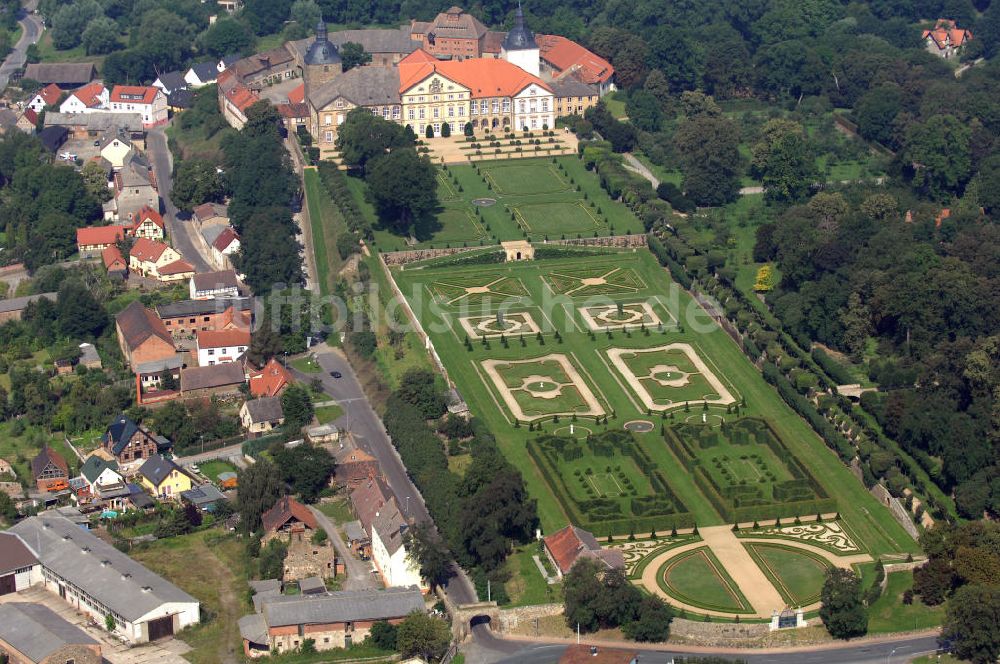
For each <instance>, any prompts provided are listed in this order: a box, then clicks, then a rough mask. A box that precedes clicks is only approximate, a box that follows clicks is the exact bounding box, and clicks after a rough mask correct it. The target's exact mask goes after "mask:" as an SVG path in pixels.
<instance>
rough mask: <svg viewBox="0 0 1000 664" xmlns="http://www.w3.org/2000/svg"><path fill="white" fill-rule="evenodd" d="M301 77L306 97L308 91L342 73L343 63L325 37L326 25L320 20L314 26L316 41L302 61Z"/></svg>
mask: <svg viewBox="0 0 1000 664" xmlns="http://www.w3.org/2000/svg"><path fill="white" fill-rule="evenodd" d="M302 67H303V72H302V76H303V78H304V79H305V80H304V83H305V87H306V97H307V98H308V96H309V91H310V90H315V89H316V88H318V87H319V86H321V85H323V84H324V83H327V82H329V81H332V80H333V79H334V78H336V77H337V76H338V75H339V74H340V73H341V72H342V71H343V68H344V66H343V63H342V62H341V60H340V53H338V52H337V47H336V46H334V44H333V43H332V42H331V41H330V40H329V39H328V38H327V36H326V23H324V22H323V20H322V19H320V21H319V23H317V24H316V39H315V41H313V43H312V44H311V45H310V46H309V50H308V51H306V56H305V58H304V59H303V61H302Z"/></svg>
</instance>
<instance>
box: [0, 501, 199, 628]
mask: <svg viewBox="0 0 1000 664" xmlns="http://www.w3.org/2000/svg"><path fill="white" fill-rule="evenodd" d="M7 532H8V533H13V534H15V535H17V536H18V537H19V538H20V540H21V542H22V543H23V544H24V545H25V546H26V547H27V548H28V549H29V550H30V551H31V553H32V554H33V555H34V556H35V558H36V559H37V560H38V562H39V563H41V568H42V573H41V578H40V580H39V581H38V584H37V585H39V586H41V587H44V588H45V589H46V590H48V591H49V592H51V593H53V594H55V595H57V596H58V597H61V598H62V599H63V600H65V601H66V602H67V603H68V604H70V606H72V607H73V608H74V609H76V610H77V611H79V612H81V613H83V614H85V615H87V616H89V617H90V618H91V619H92V620H93V621H94V622H96V623H97V624H99V625H101V626H102V627H103V626H104V621H105V619H106V616H108V615H110V616H112V617H113V618H114V622H115V628H114V632H115V634H116V635H117V636H119V637H121V638H123V639H125V640H127V641H129V642H131V643H146V642H148V641H154V640H156V639H160V638H163V637H165V636H170V635H172V634H174V633H176V632H179V631H181V630H182V629H184V628H185V627H188V626H190V625H197V624H198V623H199V621H200V620H201V605H200V604H199V603H198V600H196V599H195V598H193V597H191V596H190V595H188V594H187V593H186V592H184V591H183V590H181V589H180V588H178V587H177V586H175V585H174V584H172V583H170V582H169V581H167V580H166V579H164V578H163V577H161V576H159V575H157V574H154V573H153V572H151V571H150V570H148V569H147V568H146V567H144V566H142V565H140V564H139V563H137V562H136V561H134V560H132V559H131V558H129V557H128V556H127V555H125V554H124V553H122V552H121V551H119V550H118V549H116V548H115V547H113V546H111V545H110V544H108V543H107V542H105V541H104V540H102V539H100V538H98V537H96V536H94V535H92V534H91V533H90V532H89V531H87V530H84V529H82V528H80V527H79V526H78V525H76V524H75V523H74V522H73V521H71V520H70V519H67V518H66V517H65V516H62V515H61V514H58V513H54V512H43V513H42V514H40V515H38V516H33V517H30V518H27V519H25V520H24V521H21V522H20V523H18V524H17V525H15V526H14V527H13V528H11V529H10V530H8V531H7Z"/></svg>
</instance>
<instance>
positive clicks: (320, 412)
mask: <svg viewBox="0 0 1000 664" xmlns="http://www.w3.org/2000/svg"><path fill="white" fill-rule="evenodd" d="M343 414H344V409H343V408H341V407H340V406H338V405H336V404H334V405H332V406H320V407H318V408H316V419H317V420H318V421H319V423H320V424H329V423H330V422H333V421H334V420H336V419H337V418H338V417H340V416H341V415H343Z"/></svg>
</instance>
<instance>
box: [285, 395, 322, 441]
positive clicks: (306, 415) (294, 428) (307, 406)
mask: <svg viewBox="0 0 1000 664" xmlns="http://www.w3.org/2000/svg"><path fill="white" fill-rule="evenodd" d="M281 409H282V411H283V412H284V414H285V428H286V430H287V431H289V432H291V433H292V434H296V433H298V432H299V431H300V430H301V429H302V427H304V426H305V425H306V424H308V423H309V422H310V421H312V418H313V413H314V409H313V405H312V398H310V396H309V392H308V391H306V389H305V388H304V387H302V386H301V385H289V386H288V387H287V388H286V389H285V391H284V392H282V393H281Z"/></svg>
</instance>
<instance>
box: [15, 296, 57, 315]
mask: <svg viewBox="0 0 1000 664" xmlns="http://www.w3.org/2000/svg"><path fill="white" fill-rule="evenodd" d="M58 295H59V293H40V294H38V295H25V296H24V297H12V298H10V299H9V300H0V313H4V314H5V313H8V312H10V311H20V310H21V309H24V307H25V306H27V304H28V303H29V302H37V301H38V300H41V299H42V298H45V299H46V300H49V301H50V302H55V301H56V297H58Z"/></svg>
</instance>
